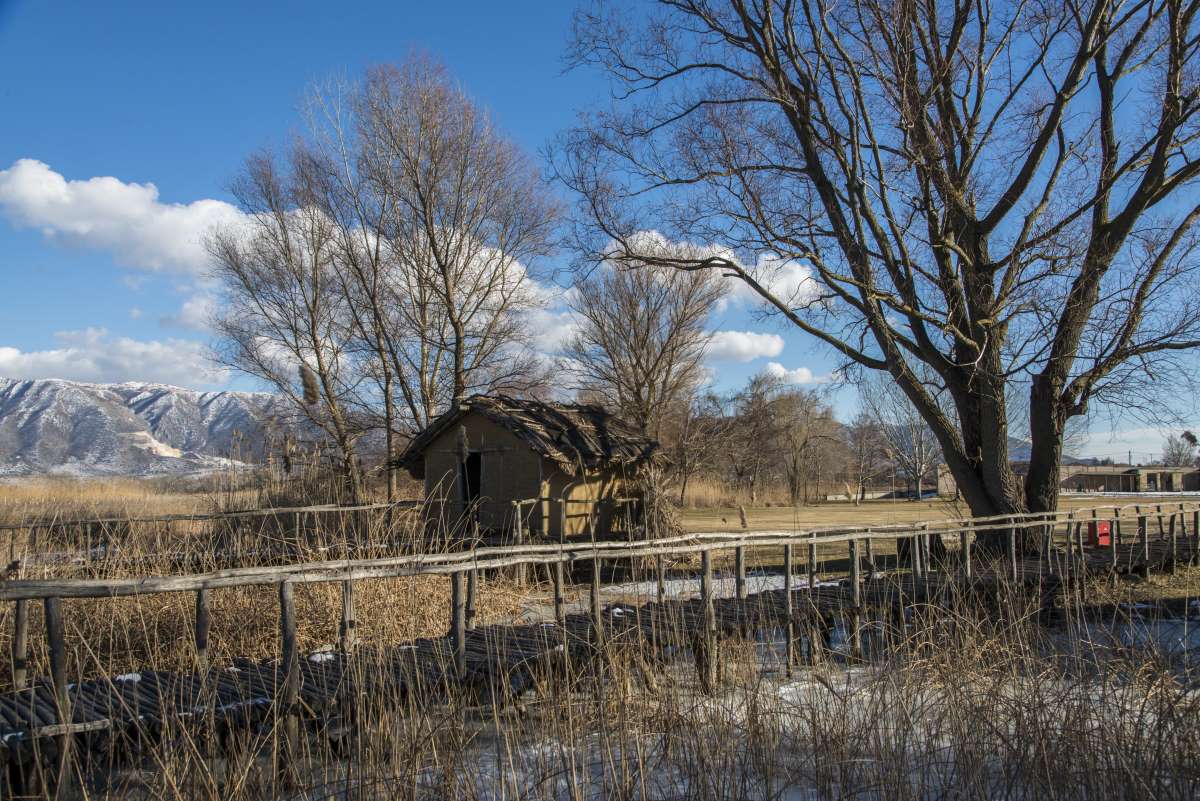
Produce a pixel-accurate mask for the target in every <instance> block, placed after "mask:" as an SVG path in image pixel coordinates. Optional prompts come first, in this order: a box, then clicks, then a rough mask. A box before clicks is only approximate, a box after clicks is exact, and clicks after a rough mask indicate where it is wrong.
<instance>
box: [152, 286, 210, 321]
mask: <svg viewBox="0 0 1200 801" xmlns="http://www.w3.org/2000/svg"><path fill="white" fill-rule="evenodd" d="M216 309H217V300H216V298H215V297H213V296H212V295H211V294H209V293H208V292H199V293H197V294H195V295H193V296H192V297H190V298H188V299H187V300H185V301H184V302H183V305H182V306H180V307H179V311H178V312H176V313H175V314H168V315H167V316H165V317H162V318H160V319H159V323H160V324H161V325H164V326H167V327H171V328H186V329H189V330H191V331H207V330H208V329H209V322H210V321H211V320H212V318H213V314H214V313H215V312H216Z"/></svg>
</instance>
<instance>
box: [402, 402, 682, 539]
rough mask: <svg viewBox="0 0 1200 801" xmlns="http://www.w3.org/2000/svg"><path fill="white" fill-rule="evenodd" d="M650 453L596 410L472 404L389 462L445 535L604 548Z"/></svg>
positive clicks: (649, 446)
mask: <svg viewBox="0 0 1200 801" xmlns="http://www.w3.org/2000/svg"><path fill="white" fill-rule="evenodd" d="M658 449H659V448H658V443H657V442H655V441H653V440H651V439H648V438H646V437H644V436H641V435H640V434H639V433H638V432H637V431H636V430H635V429H634V428H633V427H632V426H631V425H629V424H628V423H626V422H624V421H623V420H621V419H619V418H618V417H616V416H614V415H613V414H612V413H610V412H608V411H607V410H605V409H604V408H602V407H600V406H593V405H582V404H557V403H543V402H540V401H533V400H523V399H518V398H511V397H508V396H505V395H490V396H489V395H475V396H473V397H471V398H468V399H467V400H465V401H463V402H462V403H461V404H459V405H458V406H457V407H456V408H454V409H451V410H450V411H449V412H447V413H445V414H443V415H442V416H440V417H438V418H437V419H436V420H434V421H433V423H431V424H430V425H429V427H428V428H426V429H425V430H424V431H422V432H421V433H420V434H418V435H417V437H416V438H415V439H414V440H413V441H412V442H411V443H410V444H409V446H408V448H407V449H406V450H405V451H404V453H403V454H401V455H400V457H399V458H398V459H397V462H398V463H399V464H400V466H402V467H404V468H405V469H407V470H408V472H409V473H410V474H411V475H412V476H413V477H414V478H417V479H422V480H424V482H425V497H426V503H427V508H428V510H429V511H428V514H429V515H430V517H431V518H432V519H435V520H437V521H439V522H440V523H441V524H443V525H444V526H445V530H462V527H463V526H464V525H468V526H471V527H474V526H475V525H476V524H478V527H479V530H480V532H481V533H482V535H483V536H485V537H490V538H492V539H497V538H502V535H504V534H505V533H511V532H514V531H516V530H517V525H518V519H517V515H518V510H519V513H520V521H519V522H520V530H521V531H522V532H523V533H525V534H526V535H528V534H532V535H533V536H534V538H535V539H536V538H545V539H550V540H559V539H572V538H576V539H577V538H585V537H591V536H593V535H594V536H595V537H596V538H598V539H602V538H604V537H606V536H609V535H610V534H611V533H612V532H613V531H614V530H615V529H617V528H620V527H621V525H622V524H623V522H624V521H625V519H626V515H627V512H630V511H633V510H631V509H630V508H629V507H630V506H631V504H629V502H628V501H627V500H626V498H627V496H628V494H629V491H630V488H631V484H632V483H633V480H634V479H635V478H636V476H637V475H638V473H639V471H641V470H642V469H643V468H644V467H645V466H646V465H648V464H650V463H651V462H652V461H654V460H655V459H656V458H657V455H658Z"/></svg>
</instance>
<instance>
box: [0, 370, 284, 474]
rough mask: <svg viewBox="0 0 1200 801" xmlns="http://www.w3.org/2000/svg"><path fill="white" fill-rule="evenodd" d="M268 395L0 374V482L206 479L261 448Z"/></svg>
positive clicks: (275, 403)
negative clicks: (235, 453)
mask: <svg viewBox="0 0 1200 801" xmlns="http://www.w3.org/2000/svg"><path fill="white" fill-rule="evenodd" d="M279 411H281V409H280V401H279V400H278V399H277V398H276V397H275V396H273V395H269V394H266V393H253V392H195V391H193V390H188V389H181V388H179V387H172V386H166V385H163V384H140V383H126V384H85V383H80V382H76V381H63V380H59V379H43V380H38V381H17V380H13V379H4V378H0V477H3V476H27V475H38V474H46V473H48V474H59V475H77V476H102V475H122V476H150V475H172V474H175V475H180V474H189V473H203V472H208V471H211V470H214V469H218V468H220V467H222V466H224V465H226V464H228V458H229V456H230V454H231V452H232V449H233V446H234V439H235V433H237V432H240V434H241V442H240V443H239V448H240V452H241V453H244V454H252V453H256V452H258V451H260V450H261V448H262V442H263V431H264V423H265V422H266V421H267V420H268V418H270V417H271V416H272V415H274V414H277V413H278V412H279Z"/></svg>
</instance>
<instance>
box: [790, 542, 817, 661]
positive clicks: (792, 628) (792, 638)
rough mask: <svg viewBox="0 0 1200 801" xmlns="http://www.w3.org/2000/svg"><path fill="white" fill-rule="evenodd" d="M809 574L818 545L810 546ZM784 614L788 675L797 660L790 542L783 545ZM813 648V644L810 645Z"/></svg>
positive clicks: (810, 573) (810, 590)
mask: <svg viewBox="0 0 1200 801" xmlns="http://www.w3.org/2000/svg"><path fill="white" fill-rule="evenodd" d="M808 547H809V551H808V553H809V557H810V561H809V567H808V570H809V575H810V576H811V575H812V571H813V563H812V561H811V557H812V554H813V553H814V551H816V545H812V544H810V545H809V546H808ZM811 587H812V585H811V584H810V585H809V588H810V589H809V592H810V593H811V592H812V589H811ZM783 614H784V618H785V619H786V620H787V627H786V629H785V634H784V636H785V637H786V638H787V641H786V643H785V646H784V649H783V654H784V657H783V658H784V664H785V665H786V668H785V673H786V674H787V675H788V676H791V675H792V663H793V662H794V661H795V647H796V620H795V615H794V614H793V613H792V544H791V543H790V542H789V543H788V544H787V545H784V546H783ZM810 649H811V645H810Z"/></svg>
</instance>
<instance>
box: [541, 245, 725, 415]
mask: <svg viewBox="0 0 1200 801" xmlns="http://www.w3.org/2000/svg"><path fill="white" fill-rule="evenodd" d="M720 290H721V286H720V283H719V282H718V281H717V280H715V278H714V277H713V276H710V275H708V274H707V273H687V272H682V271H678V270H672V269H669V268H654V267H647V268H643V269H624V268H612V267H608V266H606V265H601V266H600V267H598V268H597V269H595V270H594V271H592V272H591V273H590V274H589V275H587V276H585V277H584V278H581V279H580V280H579V281H577V282H576V284H575V287H574V292H573V293H572V295H571V297H570V300H569V302H570V305H571V308H572V309H574V310H575V312H576V314H577V315H578V316H579V325H578V328H577V330H576V332H575V334H574V336H573V337H572V338H571V339H570V341H569V342H568V343H567V346H566V347H565V348H564V358H565V360H566V364H567V365H568V366H569V369H570V370H571V371H572V372H573V373H574V375H575V379H576V381H577V382H578V384H579V387H580V388H581V389H584V390H588V391H590V392H593V393H595V394H598V395H599V396H600V397H603V398H604V399H605V400H606V402H608V403H610V404H612V405H613V406H615V407H616V408H618V409H620V410H621V412H622V413H623V414H624V415H625V416H626V417H627V418H628V419H629V420H630V421H631V422H633V423H634V424H636V425H637V426H638V427H639V428H640V429H641V430H642V431H643V432H645V433H646V434H649V435H651V436H655V437H658V436H659V435H660V434H661V425H662V421H663V416H664V414H665V413H666V412H667V410H669V409H670V408H671V407H672V406H676V405H678V404H681V403H685V402H687V401H688V399H689V398H690V397H691V395H692V393H693V392H694V391H695V390H696V388H697V387H698V386H699V385H700V382H701V381H702V379H703V378H704V372H703V358H704V353H705V350H706V348H707V346H708V333H707V331H706V330H705V326H706V323H707V321H708V318H709V315H710V314H711V312H712V310H713V308H714V307H715V306H716V303H717V301H718V300H719V299H720V296H721V293H720Z"/></svg>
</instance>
